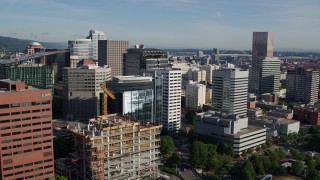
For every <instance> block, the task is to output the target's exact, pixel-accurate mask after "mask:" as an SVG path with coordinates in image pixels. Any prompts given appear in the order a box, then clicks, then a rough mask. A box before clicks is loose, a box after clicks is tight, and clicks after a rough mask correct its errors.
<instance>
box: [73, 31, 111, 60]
mask: <svg viewBox="0 0 320 180" xmlns="http://www.w3.org/2000/svg"><path fill="white" fill-rule="evenodd" d="M99 40H106V35H105V34H104V33H103V32H102V31H97V30H90V31H89V36H87V38H86V39H76V40H71V41H68V48H69V49H70V56H76V57H78V58H79V59H80V60H81V59H85V58H89V59H93V60H95V61H97V60H98V41H99Z"/></svg>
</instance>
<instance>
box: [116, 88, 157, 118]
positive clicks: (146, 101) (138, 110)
mask: <svg viewBox="0 0 320 180" xmlns="http://www.w3.org/2000/svg"><path fill="white" fill-rule="evenodd" d="M122 101H123V102H122V104H123V106H122V107H123V110H122V114H123V115H126V116H131V117H133V118H135V119H138V120H143V121H150V120H151V119H152V114H153V110H152V105H153V90H152V89H146V90H138V91H126V92H123V94H122Z"/></svg>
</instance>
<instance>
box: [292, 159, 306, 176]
mask: <svg viewBox="0 0 320 180" xmlns="http://www.w3.org/2000/svg"><path fill="white" fill-rule="evenodd" d="M303 170H304V165H303V163H302V162H301V161H296V162H294V163H293V165H292V172H293V174H295V175H298V176H300V175H302V172H303Z"/></svg>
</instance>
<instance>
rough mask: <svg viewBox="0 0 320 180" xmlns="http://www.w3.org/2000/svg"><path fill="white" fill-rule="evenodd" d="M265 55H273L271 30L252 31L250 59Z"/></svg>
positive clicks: (270, 56)
mask: <svg viewBox="0 0 320 180" xmlns="http://www.w3.org/2000/svg"><path fill="white" fill-rule="evenodd" d="M266 57H269V58H272V57H273V34H272V32H253V42H252V60H253V61H255V60H256V59H258V58H266Z"/></svg>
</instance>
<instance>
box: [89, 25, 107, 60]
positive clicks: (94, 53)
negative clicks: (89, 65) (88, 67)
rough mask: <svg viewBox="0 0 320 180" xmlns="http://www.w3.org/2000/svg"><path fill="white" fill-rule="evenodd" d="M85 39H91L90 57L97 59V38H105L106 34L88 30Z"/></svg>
mask: <svg viewBox="0 0 320 180" xmlns="http://www.w3.org/2000/svg"><path fill="white" fill-rule="evenodd" d="M87 39H91V42H92V57H93V60H96V61H97V60H98V59H99V56H98V41H99V40H106V39H107V38H106V35H105V34H104V33H103V32H102V31H97V30H90V31H89V36H88V37H87Z"/></svg>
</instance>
